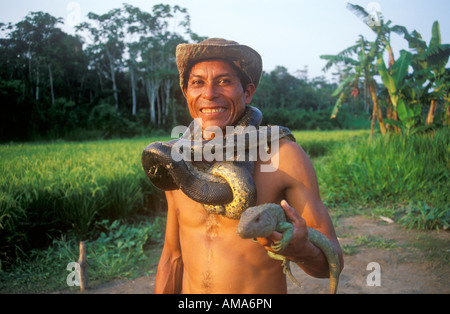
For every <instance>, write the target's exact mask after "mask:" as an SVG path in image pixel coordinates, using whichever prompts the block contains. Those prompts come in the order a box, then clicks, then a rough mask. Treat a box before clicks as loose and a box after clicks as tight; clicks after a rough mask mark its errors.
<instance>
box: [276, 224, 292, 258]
mask: <svg viewBox="0 0 450 314" xmlns="http://www.w3.org/2000/svg"><path fill="white" fill-rule="evenodd" d="M293 229H294V228H293V227H292V224H291V223H289V222H282V223H279V224H278V226H277V229H276V230H277V231H278V232H281V233H282V234H283V238H282V239H281V240H280V241H275V242H274V243H273V244H272V245H271V246H270V247H271V248H272V249H273V250H274V251H275V252H280V251H282V250H284V249H285V248H286V246H287V245H288V243H289V241H291V238H292V232H293Z"/></svg>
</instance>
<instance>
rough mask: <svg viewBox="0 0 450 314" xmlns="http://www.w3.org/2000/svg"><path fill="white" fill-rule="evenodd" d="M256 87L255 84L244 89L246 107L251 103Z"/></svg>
mask: <svg viewBox="0 0 450 314" xmlns="http://www.w3.org/2000/svg"><path fill="white" fill-rule="evenodd" d="M255 91H256V87H255V84H253V83H250V84H247V86H246V87H245V91H244V94H245V104H246V105H248V104H250V103H251V102H252V98H253V95H254V94H255Z"/></svg>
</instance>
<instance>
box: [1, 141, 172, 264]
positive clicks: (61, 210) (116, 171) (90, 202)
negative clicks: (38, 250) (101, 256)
mask: <svg viewBox="0 0 450 314" xmlns="http://www.w3.org/2000/svg"><path fill="white" fill-rule="evenodd" d="M154 140H157V138H152V139H148V138H147V139H135V140H111V141H92V142H83V143H66V142H55V143H46V144H11V145H2V146H0V159H1V165H0V172H1V173H2V176H1V178H0V254H1V256H0V258H1V259H2V260H9V261H11V260H12V259H14V258H15V257H17V256H18V255H20V252H21V251H26V250H27V249H28V248H34V247H39V246H40V245H44V246H45V245H46V244H48V241H49V239H50V237H48V236H47V235H50V236H53V235H57V234H59V233H61V232H63V233H66V232H71V233H73V234H74V235H75V236H76V237H77V238H78V239H84V238H86V237H89V233H90V232H91V231H92V227H93V224H94V222H96V221H101V220H103V219H108V220H111V221H112V220H116V219H122V220H126V219H129V218H132V217H133V216H134V215H136V214H152V213H154V212H157V211H158V210H159V209H160V208H161V193H160V192H159V191H157V190H156V189H155V188H154V187H153V186H152V185H151V183H150V182H149V180H148V179H147V177H146V176H145V173H144V171H143V170H142V166H141V161H140V156H141V152H142V150H143V148H144V147H145V146H146V145H147V144H148V143H150V142H151V141H154ZM165 140H166V138H165Z"/></svg>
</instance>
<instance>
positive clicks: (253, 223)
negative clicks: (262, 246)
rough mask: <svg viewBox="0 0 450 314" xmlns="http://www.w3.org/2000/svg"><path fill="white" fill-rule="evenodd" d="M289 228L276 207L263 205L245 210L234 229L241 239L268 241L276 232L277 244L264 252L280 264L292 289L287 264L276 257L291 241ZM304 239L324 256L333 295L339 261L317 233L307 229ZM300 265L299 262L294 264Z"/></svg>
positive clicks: (325, 241) (337, 279)
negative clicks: (278, 235) (279, 238)
mask: <svg viewBox="0 0 450 314" xmlns="http://www.w3.org/2000/svg"><path fill="white" fill-rule="evenodd" d="M293 229H294V228H293V225H292V224H291V223H290V222H289V221H288V220H287V218H286V214H285V212H284V210H283V208H282V207H281V206H280V205H277V204H272V203H267V204H263V205H259V206H253V207H249V208H247V209H246V210H245V211H244V212H243V213H242V215H241V218H240V220H239V223H238V227H237V234H238V235H239V236H240V237H241V238H244V239H252V238H253V239H255V238H257V237H258V238H259V237H268V236H269V235H270V234H272V232H274V231H277V232H280V233H282V234H283V238H282V239H281V240H280V241H276V242H274V243H273V244H272V245H271V248H272V250H273V252H271V251H268V252H267V253H268V255H269V257H271V258H273V259H276V260H281V261H282V267H283V272H284V273H285V274H286V275H287V276H288V278H289V279H290V280H291V281H292V282H293V283H294V284H296V285H298V286H300V284H299V282H298V281H297V280H296V279H295V278H294V276H293V275H292V272H291V269H290V260H289V259H288V258H287V257H285V256H283V255H281V254H279V252H282V251H283V250H284V249H285V248H286V246H287V245H288V243H289V241H290V240H291V238H292V233H293ZM308 239H309V240H310V241H311V242H312V243H313V244H314V245H315V246H317V247H318V248H319V249H320V250H321V251H322V252H323V253H324V255H325V257H326V258H327V261H328V265H329V269H330V285H329V293H330V294H335V293H336V292H337V287H338V282H339V275H340V263H339V257H338V255H337V253H336V251H335V249H334V247H333V245H332V244H331V242H330V241H329V240H328V239H327V238H326V237H325V236H324V235H323V234H322V233H321V232H320V231H318V230H316V229H313V228H310V227H308ZM296 263H301V262H296Z"/></svg>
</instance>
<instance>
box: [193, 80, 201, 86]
mask: <svg viewBox="0 0 450 314" xmlns="http://www.w3.org/2000/svg"><path fill="white" fill-rule="evenodd" d="M191 84H192V85H200V84H203V81H202V80H193V81H192V82H191Z"/></svg>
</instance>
